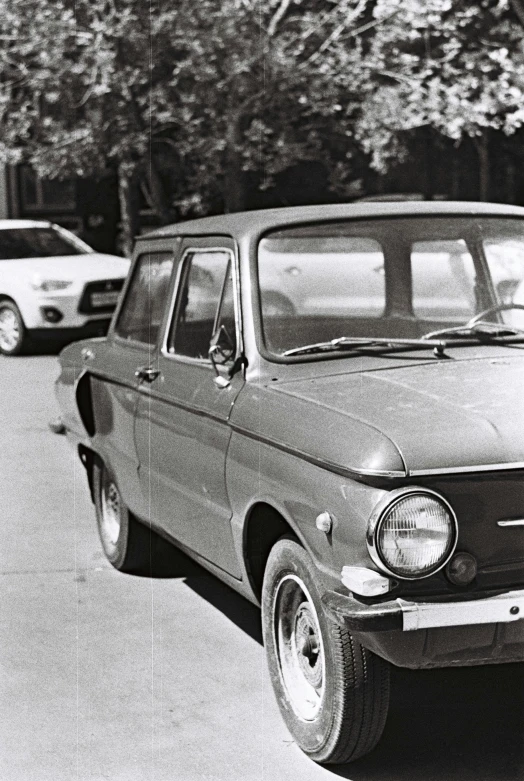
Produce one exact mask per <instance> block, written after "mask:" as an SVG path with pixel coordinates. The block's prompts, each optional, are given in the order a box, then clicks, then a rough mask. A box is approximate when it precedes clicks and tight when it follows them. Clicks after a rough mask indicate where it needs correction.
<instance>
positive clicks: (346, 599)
mask: <svg viewBox="0 0 524 781" xmlns="http://www.w3.org/2000/svg"><path fill="white" fill-rule="evenodd" d="M322 605H323V607H324V611H325V612H326V614H327V615H328V617H329V618H330V619H331V620H332V621H334V622H335V623H336V624H339V625H340V626H345V627H347V628H348V629H350V630H351V631H353V632H385V631H390V630H393V629H397V630H398V629H400V630H402V631H404V632H413V631H414V630H416V629H431V628H432V627H445V626H471V625H474V624H498V623H509V622H512V621H520V620H522V619H523V618H524V589H522V590H518V591H507V592H505V593H503V594H494V595H491V596H482V597H478V598H476V599H471V598H470V599H464V598H463V597H461V598H460V599H457V598H456V597H441V598H439V600H438V601H436V600H435V601H425V602H422V601H416V602H415V601H409V600H406V599H401V598H397V599H395V600H390V601H388V602H380V603H375V604H369V603H364V602H361V601H359V600H357V599H355V597H353V596H352V595H351V594H350V595H347V596H346V595H344V594H338V593H337V592H335V591H328V592H326V593H325V594H324V596H323V597H322Z"/></svg>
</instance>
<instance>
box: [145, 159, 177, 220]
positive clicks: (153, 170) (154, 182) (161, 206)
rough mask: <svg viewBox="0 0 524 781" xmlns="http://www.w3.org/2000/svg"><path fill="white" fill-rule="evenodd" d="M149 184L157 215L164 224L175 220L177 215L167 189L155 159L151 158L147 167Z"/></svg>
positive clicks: (150, 195) (152, 202)
mask: <svg viewBox="0 0 524 781" xmlns="http://www.w3.org/2000/svg"><path fill="white" fill-rule="evenodd" d="M146 176H147V184H148V190H149V197H150V198H151V204H152V206H153V209H154V210H155V212H156V214H157V216H158V217H159V218H160V220H161V222H162V223H163V224H164V225H167V224H168V223H170V222H173V221H174V219H175V215H174V212H173V209H172V207H171V204H170V203H169V200H168V198H167V195H166V191H165V188H164V185H163V182H162V179H161V178H160V174H159V173H158V168H157V166H156V163H155V161H154V159H152V158H151V160H149V162H148V163H147V167H146Z"/></svg>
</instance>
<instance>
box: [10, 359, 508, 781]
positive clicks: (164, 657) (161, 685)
mask: <svg viewBox="0 0 524 781" xmlns="http://www.w3.org/2000/svg"><path fill="white" fill-rule="evenodd" d="M56 373H57V365H56V357H53V356H37V357H27V358H10V359H8V358H1V357H0V437H1V439H0V443H1V447H0V503H1V508H2V523H1V524H0V574H1V582H2V589H1V592H0V594H1V596H0V676H1V677H0V781H102V779H107V780H108V781H201V780H202V781H203V780H204V779H213V780H216V781H237V780H238V781H262V780H263V781H280V780H281V779H282V780H284V779H285V780H286V781H287V780H288V779H289V781H291V780H293V781H295V780H296V779H300V781H317V780H318V779H329V778H336V777H337V776H340V777H342V778H347V779H353V781H400V779H415V780H416V781H422V780H426V779H428V780H429V779H432V780H434V781H479V779H483V780H485V779H500V780H502V781H510V780H513V779H515V780H517V779H518V780H519V781H521V779H522V778H524V670H523V666H518V665H508V666H500V667H489V668H488V667H485V668H477V669H475V668H472V669H467V670H450V671H446V670H441V671H434V672H416V673H412V672H405V671H401V672H396V673H395V675H394V678H393V696H392V704H391V711H390V718H389V721H388V725H387V727H386V731H385V734H384V737H383V740H382V742H381V744H380V746H379V747H378V749H377V750H376V751H375V752H374V753H373V754H372V755H371V756H369V757H366V758H364V759H362V760H359V761H358V762H356V763H354V764H352V765H348V766H343V767H339V768H338V769H329V768H325V767H319V766H316V765H315V764H313V763H312V762H310V761H309V760H308V759H306V758H305V757H304V756H303V755H302V754H301V752H300V751H299V750H298V749H297V747H296V746H295V745H294V744H293V741H292V740H291V738H290V736H289V734H288V733H287V731H286V729H285V727H284V725H283V723H282V721H281V719H280V715H279V713H278V709H277V707H276V705H275V702H274V700H273V695H272V692H271V691H270V688H269V682H268V676H267V673H266V667H265V659H264V652H263V648H262V646H261V638H260V629H259V620H260V619H259V614H258V611H257V610H256V609H255V608H254V607H253V606H252V605H250V604H249V603H248V602H246V601H245V600H244V599H242V598H241V597H240V596H238V595H236V594H235V593H234V592H232V591H230V590H229V589H228V588H227V587H226V586H223V585H222V584H221V583H220V582H219V581H217V580H215V579H214V578H213V577H211V576H210V575H208V574H207V573H205V572H204V571H203V570H202V569H200V568H199V567H197V566H196V565H194V564H192V563H191V562H190V561H189V560H188V559H187V558H186V557H184V556H183V555H181V554H177V553H176V552H174V559H173V572H172V576H171V577H166V578H157V579H154V580H153V579H149V578H137V577H132V576H126V575H122V574H120V573H118V572H116V571H115V570H113V569H112V568H111V566H110V565H109V564H108V563H107V562H106V561H105V559H104V557H103V554H102V552H101V548H100V546H99V543H98V539H97V536H96V531H95V524H94V515H93V509H92V506H91V503H90V499H89V496H88V492H87V487H86V481H85V477H84V474H83V469H82V467H81V465H80V463H79V461H78V460H77V459H76V457H75V456H74V454H73V451H72V450H71V449H70V447H69V446H68V444H67V442H66V440H65V438H64V437H59V436H56V435H54V434H52V433H50V431H49V430H48V426H47V423H48V421H49V420H50V419H51V418H53V417H55V415H56V413H57V408H56V404H55V400H54V396H53V388H52V385H53V381H54V378H55V376H56Z"/></svg>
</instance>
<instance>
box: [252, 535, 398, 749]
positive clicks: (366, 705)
mask: <svg viewBox="0 0 524 781" xmlns="http://www.w3.org/2000/svg"><path fill="white" fill-rule="evenodd" d="M320 593H321V589H320V588H319V581H318V576H317V573H316V569H315V567H314V564H313V562H312V561H311V559H310V558H309V556H308V554H307V553H306V552H305V551H304V549H303V548H302V547H301V546H300V545H299V544H298V543H297V542H295V541H293V540H290V539H287V538H286V539H282V540H279V542H277V543H276V545H275V546H274V548H273V549H272V551H271V553H270V555H269V559H268V562H267V566H266V571H265V575H264V585H263V593H262V626H263V633H264V644H265V648H266V655H267V659H268V665H269V672H270V677H271V682H272V684H273V689H274V691H275V694H276V697H277V701H278V704H279V707H280V710H281V713H282V715H283V717H284V721H285V722H286V725H287V727H288V729H289V731H290V732H291V735H292V736H293V738H294V739H295V741H296V742H297V744H298V745H299V746H300V748H301V749H302V750H303V751H304V752H305V753H306V754H308V755H309V756H310V757H311V759H313V760H315V761H316V762H324V763H332V764H337V763H342V762H350V761H352V760H355V759H357V758H358V757H361V756H363V755H364V754H367V753H368V752H369V751H371V750H372V749H373V748H374V747H375V746H376V744H377V743H378V741H379V739H380V737H381V735H382V731H383V729H384V725H385V721H386V716H387V711H388V705H389V665H388V664H387V662H385V661H384V660H383V659H380V658H379V657H378V656H376V655H375V654H372V653H371V652H370V651H368V650H367V649H366V648H364V647H363V646H362V645H360V643H359V642H358V641H357V640H356V639H355V638H354V637H353V636H352V635H351V634H350V633H349V632H348V631H346V630H345V629H343V628H341V627H339V626H336V625H335V624H333V623H332V622H331V621H330V620H329V619H328V618H327V617H326V616H325V615H324V612H323V610H322V606H321V603H320Z"/></svg>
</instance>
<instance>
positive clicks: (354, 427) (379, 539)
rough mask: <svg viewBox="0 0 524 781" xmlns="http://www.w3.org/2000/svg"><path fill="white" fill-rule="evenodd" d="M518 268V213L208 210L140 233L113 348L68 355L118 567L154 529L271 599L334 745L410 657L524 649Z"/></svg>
mask: <svg viewBox="0 0 524 781" xmlns="http://www.w3.org/2000/svg"><path fill="white" fill-rule="evenodd" d="M523 280H524V209H519V208H512V207H504V206H498V205H492V204H478V203H471V204H468V203H449V202H446V203H381V204H372V203H369V204H354V205H337V206H319V207H300V208H292V209H280V210H268V211H261V212H251V213H245V214H232V215H227V216H223V217H213V218H207V219H202V220H196V221H192V222H188V223H185V224H179V225H174V226H170V227H166V228H162V229H160V230H157V231H156V232H154V233H152V234H150V235H148V236H145V237H141V238H140V239H139V240H138V241H137V245H136V250H135V256H134V261H133V266H132V270H131V273H130V276H129V278H128V280H127V282H126V285H125V289H124V291H123V296H122V298H121V300H120V303H119V305H118V308H117V311H116V313H115V315H114V317H113V321H112V324H111V327H110V330H109V333H108V336H107V338H101V339H94V340H88V341H84V342H78V343H76V344H73V345H70V346H69V347H67V348H66V349H65V350H64V351H63V352H62V353H61V356H60V366H61V368H60V376H59V378H58V381H57V386H56V389H57V395H58V399H59V402H60V406H61V410H62V416H63V421H64V424H65V426H66V428H67V431H68V435H69V438H70V440H71V442H72V443H73V445H74V447H75V448H76V449H77V450H78V454H79V456H80V458H81V460H82V463H83V465H84V467H85V469H86V472H87V478H88V481H89V486H90V490H91V495H92V498H93V502H94V505H95V510H96V518H97V521H98V528H99V532H100V538H101V542H102V546H103V549H104V551H105V554H106V556H107V558H108V559H109V561H110V562H111V563H112V564H113V565H114V566H115V567H116V568H117V569H119V570H122V571H131V572H134V571H144V569H145V571H147V568H148V566H149V563H150V551H151V542H152V539H153V540H156V539H157V538H156V536H155V535H158V539H159V540H161V541H162V544H163V543H166V544H167V543H174V544H175V545H177V546H179V547H181V548H182V549H183V550H185V551H186V552H187V553H189V555H190V556H192V557H194V558H195V559H196V560H198V561H199V562H200V563H201V564H202V565H203V566H205V567H207V568H208V569H209V570H210V571H211V572H213V573H214V574H215V575H217V577H219V578H221V579H222V580H223V581H225V582H226V583H228V584H229V585H230V586H232V587H233V588H235V589H237V590H238V591H239V592H241V593H242V594H244V595H245V596H246V597H247V598H248V599H250V600H251V601H253V602H255V603H257V604H260V605H261V606H262V623H263V633H264V642H265V648H266V653H267V659H268V664H269V670H270V675H271V680H272V683H273V687H274V690H275V694H276V697H277V700H278V703H279V706H280V709H281V711H282V715H283V717H284V719H285V721H286V724H287V726H288V728H289V730H290V732H291V734H292V736H293V738H294V740H295V741H296V742H297V744H298V745H299V746H300V747H301V748H302V749H303V750H304V751H305V752H306V753H307V754H308V755H309V756H310V757H312V758H313V759H314V760H316V761H319V762H331V763H340V762H346V761H350V760H353V759H356V758H357V757H359V756H362V755H363V754H365V753H366V752H369V751H370V750H371V749H372V748H373V747H374V746H375V745H376V743H377V741H378V740H379V738H380V735H381V733H382V730H383V727H384V723H385V719H386V714H387V710H388V700H389V673H390V665H391V664H392V665H397V666H401V667H408V668H414V669H415V668H431V667H449V666H463V665H482V664H494V663H502V662H515V661H520V660H522V658H523V653H524V623H523V621H522V618H523V616H524V544H523V542H524V538H523V535H524V480H523V478H524V393H523V387H524V317H523V316H524V283H523ZM151 535H153V537H152V536H151ZM159 544H160V543H159ZM168 550H169V548H168ZM232 663H234V664H242V660H240V659H236V660H232Z"/></svg>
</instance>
